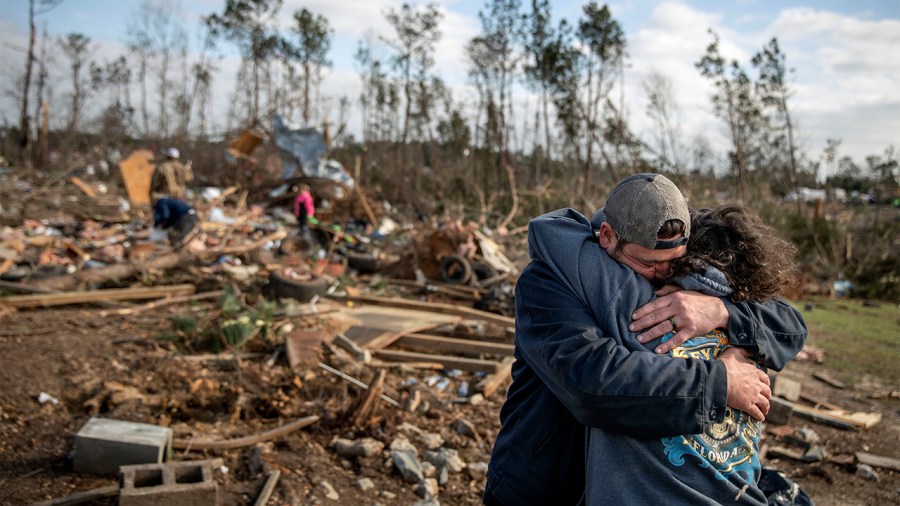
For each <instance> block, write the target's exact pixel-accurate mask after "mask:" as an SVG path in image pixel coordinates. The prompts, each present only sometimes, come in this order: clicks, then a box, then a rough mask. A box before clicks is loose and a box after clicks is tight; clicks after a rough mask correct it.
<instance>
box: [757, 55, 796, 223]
mask: <svg viewBox="0 0 900 506" xmlns="http://www.w3.org/2000/svg"><path fill="white" fill-rule="evenodd" d="M751 62H752V63H753V66H754V67H756V68H757V70H758V71H759V79H758V81H757V82H756V90H757V92H758V93H759V95H760V99H761V101H762V104H763V105H764V106H766V107H767V108H768V109H769V110H771V111H772V113H771V115H770V118H769V119H770V125H769V126H770V131H772V132H774V133H776V134H777V135H782V136H786V137H787V142H786V143H781V142H779V143H777V144H776V145H778V144H786V146H785V148H786V150H787V153H786V154H787V158H788V163H789V167H790V174H789V176H790V182H791V186H792V187H793V190H794V191H795V192H798V191H799V188H800V180H799V176H798V172H799V171H798V169H797V146H796V144H795V142H794V123H793V121H792V120H791V111H790V108H789V107H788V99H789V98H790V96H791V93H792V90H791V89H790V85H789V83H788V76H789V74H790V73H791V72H792V69H789V68H788V67H787V57H786V56H785V54H784V53H782V52H781V48H780V47H779V46H778V39H776V38H773V39H772V40H770V41H769V44H768V45H766V46H765V47H763V49H762V51H760V52H758V53H756V54H755V55H754V56H753V59H752V60H751ZM797 211H798V212H802V209H801V207H800V199H797Z"/></svg>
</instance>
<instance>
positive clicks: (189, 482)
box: [119, 460, 219, 506]
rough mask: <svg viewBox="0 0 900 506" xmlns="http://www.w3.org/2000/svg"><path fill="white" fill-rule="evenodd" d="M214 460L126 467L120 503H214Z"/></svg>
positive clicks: (169, 505)
mask: <svg viewBox="0 0 900 506" xmlns="http://www.w3.org/2000/svg"><path fill="white" fill-rule="evenodd" d="M212 462H213V461H211V460H202V461H185V462H167V463H165V464H142V465H136V466H122V467H121V469H120V471H121V478H120V484H121V489H120V490H119V506H199V505H201V504H202V505H211V506H214V505H215V504H216V503H217V501H218V496H219V487H218V484H217V483H216V481H215V480H214V479H213V464H212Z"/></svg>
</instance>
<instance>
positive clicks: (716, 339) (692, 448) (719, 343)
mask: <svg viewBox="0 0 900 506" xmlns="http://www.w3.org/2000/svg"><path fill="white" fill-rule="evenodd" d="M672 335H673V334H672V333H670V334H667V335H666V336H665V337H664V338H663V342H665V341H667V340H668V339H670V338H671V337H672ZM728 347H729V340H728V336H726V335H725V334H724V333H723V332H721V331H719V330H714V331H712V332H710V333H709V334H706V335H705V336H700V337H695V338H691V339H688V340H687V341H685V342H684V343H682V344H681V346H678V347H676V348H675V349H674V350H672V351H671V352H669V354H670V355H671V356H673V357H680V358H686V359H700V360H714V359H715V358H716V357H718V356H719V354H720V353H722V351H724V350H725V349H726V348H728ZM759 428H760V424H759V422H758V421H756V420H755V419H754V418H752V417H751V416H750V415H748V414H747V413H744V412H743V411H737V410H733V409H731V408H727V409H726V411H725V418H724V419H723V420H722V422H721V423H716V424H713V425H712V426H710V428H709V429H707V430H706V431H705V432H703V433H701V434H690V435H684V436H675V437H668V438H662V444H663V447H664V449H665V453H666V456H668V458H669V463H670V464H672V465H673V466H677V467H682V466H685V465H688V466H699V467H701V468H710V470H712V471H714V472H715V475H716V478H718V479H720V480H726V479H728V478H734V477H735V476H734V474H735V473H738V475H739V476H740V478H741V479H742V480H745V481H747V482H750V483H755V482H756V481H757V480H758V479H759V474H760V467H761V466H760V462H759V455H758V453H757V448H758V444H759Z"/></svg>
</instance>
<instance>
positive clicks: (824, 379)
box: [812, 371, 847, 390]
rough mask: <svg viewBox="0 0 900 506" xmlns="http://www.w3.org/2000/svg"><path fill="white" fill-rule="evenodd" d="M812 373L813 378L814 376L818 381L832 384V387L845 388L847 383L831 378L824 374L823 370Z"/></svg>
mask: <svg viewBox="0 0 900 506" xmlns="http://www.w3.org/2000/svg"><path fill="white" fill-rule="evenodd" d="M812 375H813V378H816V379H817V380H819V381H822V382H824V383H827V384H829V385H831V386H833V387H834V388H840V389H842V390H843V389H844V388H847V385H845V384H844V383H843V382H841V381H838V380H836V379H834V378H832V377H831V376H829V375H828V374H825V373H824V372H820V371H816V372H814V373H812Z"/></svg>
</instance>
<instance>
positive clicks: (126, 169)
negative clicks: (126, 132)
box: [119, 149, 154, 206]
mask: <svg viewBox="0 0 900 506" xmlns="http://www.w3.org/2000/svg"><path fill="white" fill-rule="evenodd" d="M119 169H120V170H121V171H122V181H124V182H125V191H126V192H127V193H128V200H130V201H131V203H132V204H134V205H136V206H140V205H148V204H150V179H151V178H152V177H153V170H154V167H153V152H152V151H150V150H148V149H140V150H137V151H135V152H133V153H131V154H130V155H128V158H126V159H124V160H122V161H121V162H119Z"/></svg>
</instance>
